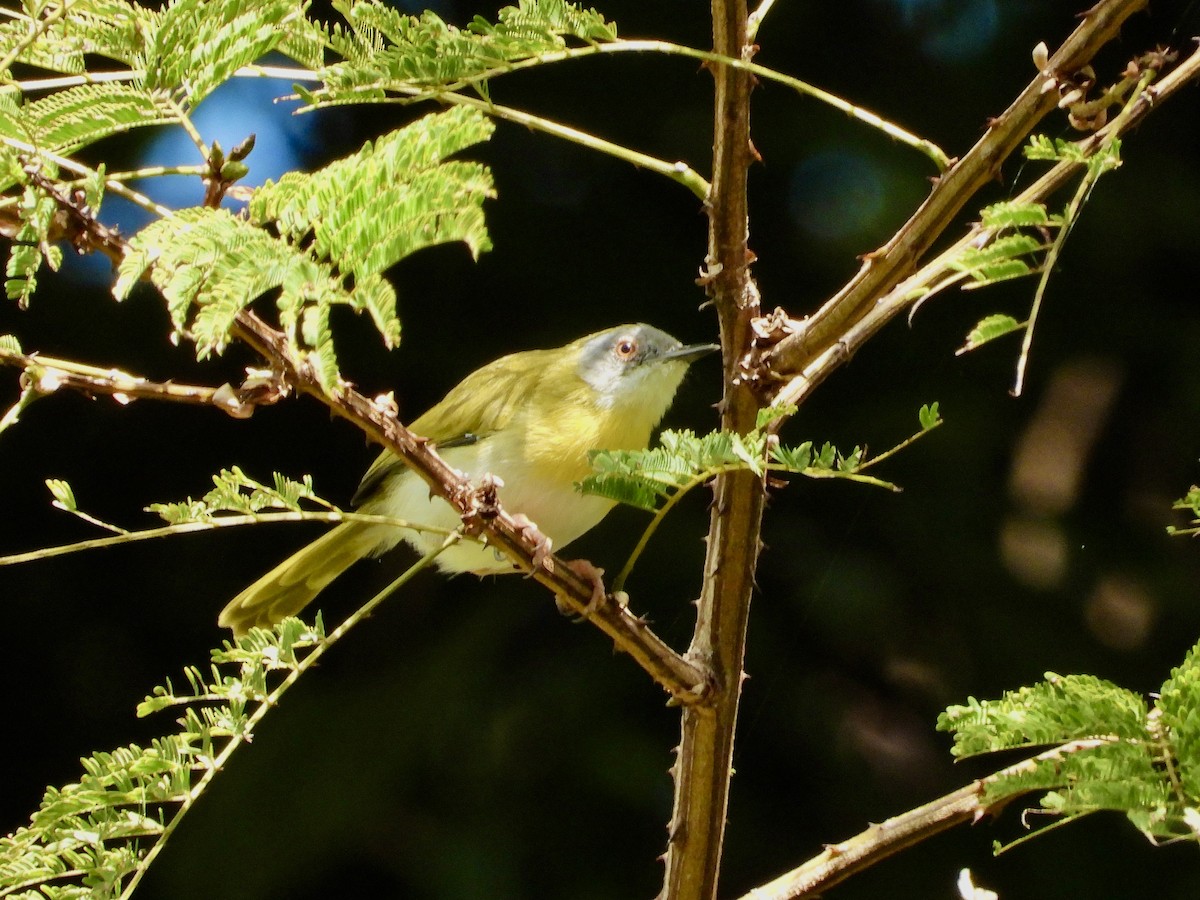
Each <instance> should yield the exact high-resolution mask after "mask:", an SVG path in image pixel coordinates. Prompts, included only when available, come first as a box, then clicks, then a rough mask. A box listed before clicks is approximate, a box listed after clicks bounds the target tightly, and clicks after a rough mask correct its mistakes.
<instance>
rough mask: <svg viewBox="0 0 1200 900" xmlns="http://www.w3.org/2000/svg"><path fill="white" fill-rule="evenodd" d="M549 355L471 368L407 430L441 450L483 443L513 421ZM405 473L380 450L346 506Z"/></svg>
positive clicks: (524, 356) (389, 454)
mask: <svg viewBox="0 0 1200 900" xmlns="http://www.w3.org/2000/svg"><path fill="white" fill-rule="evenodd" d="M549 352H550V351H545V350H528V351H525V352H523V353H514V354H512V355H510V356H504V357H501V358H500V359H498V360H496V361H495V362H491V363H488V364H487V365H486V366H484V367H483V368H481V369H476V370H475V371H474V372H472V373H471V374H470V375H468V376H467V377H466V378H464V379H463V380H462V381H460V382H459V383H458V384H457V385H455V386H454V387H453V388H451V390H450V393H448V394H447V395H446V396H445V398H444V399H443V400H442V402H441V403H438V404H437V405H436V406H434V407H433V408H432V409H430V410H429V411H428V412H426V413H425V414H424V415H422V416H420V417H419V418H417V419H416V420H415V421H414V422H413V423H412V425H410V426H409V428H410V429H411V430H412V431H413V432H414V433H416V434H419V435H421V436H422V437H427V438H429V440H430V441H431V442H433V444H434V445H435V446H437V447H443V448H444V447H461V446H464V445H467V444H473V443H475V442H476V441H480V440H484V439H486V438H487V437H488V436H489V435H491V434H494V433H495V432H497V431H499V430H500V429H502V428H504V427H505V426H507V425H508V424H509V423H510V422H512V421H513V419H514V418H515V417H516V415H517V413H518V411H519V410H520V409H521V406H522V404H523V403H524V402H525V401H527V399H528V397H529V395H530V393H531V392H533V391H534V390H535V389H536V387H537V382H538V381H540V380H541V378H542V375H543V374H544V373H545V370H546V366H547V365H548V364H549V362H550V359H549ZM405 468H406V466H405V463H404V461H403V460H402V459H400V458H399V457H397V456H396V455H395V454H393V453H392V452H391V451H390V450H384V451H383V452H382V453H380V454H379V456H378V457H376V459H375V462H373V463H372V464H371V468H369V469H367V473H366V474H365V475H364V476H363V479H362V481H361V482H360V483H359V485H358V490H357V491H355V493H354V497H353V499H352V500H351V503H353V504H354V505H355V506H359V505H361V504H362V503H363V502H364V501H365V500H367V499H369V498H370V496H371V495H372V494H373V493H375V490H376V488H378V487H379V485H380V484H381V483H382V482H383V481H384V480H385V479H386V478H389V477H390V476H392V475H395V474H398V473H400V472H402V471H403V470H404V469H405Z"/></svg>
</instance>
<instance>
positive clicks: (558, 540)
mask: <svg viewBox="0 0 1200 900" xmlns="http://www.w3.org/2000/svg"><path fill="white" fill-rule="evenodd" d="M504 449H505V448H504V447H501V446H498V445H496V443H495V442H494V441H487V440H485V441H481V442H480V443H479V444H476V445H473V446H467V447H452V448H449V449H447V450H445V451H442V452H441V456H442V458H443V459H444V460H445V461H446V462H447V463H449V464H450V465H451V466H453V467H454V468H456V469H459V470H460V471H463V472H465V473H466V474H467V476H468V477H470V478H471V479H473V480H477V479H478V478H479V477H480V476H481V475H483V474H484V473H491V474H492V475H496V476H498V477H499V478H500V479H501V480H502V481H503V482H504V484H503V486H502V487H501V488H500V491H499V496H500V502H501V504H502V506H503V507H504V510H505V512H507V513H509V514H510V515H516V514H518V513H523V514H524V515H525V516H526V518H528V519H529V520H530V521H532V522H533V523H534V524H535V525H536V526H537V527H538V530H539V531H541V532H542V534H544V535H546V536H547V537H549V538H550V540H551V543H552V545H553V548H554V549H555V550H558V549H561V548H563V547H565V546H566V545H567V544H569V543H570V542H571V541H573V540H575V539H576V538H578V537H579V536H580V535H581V534H583V533H584V532H585V531H587V530H588V529H590V528H592V527H593V526H594V525H596V524H597V523H598V522H599V521H600V520H601V519H603V518H604V516H605V515H606V514H607V513H608V511H609V510H610V509H612V507H613V505H614V504H613V502H612V501H611V500H606V499H604V498H601V497H593V496H585V495H583V494H580V493H579V492H578V491H577V490H575V488H574V486H572V485H564V484H562V483H560V482H551V483H547V482H546V480H545V479H544V478H543V479H539V478H538V477H537V473H536V472H528V471H524V470H525V469H527V468H528V466H526V465H524V464H523V463H522V462H521V461H520V460H519V459H518V460H517V461H516V462H514V460H513V455H512V454H505V453H503V452H502V451H503V450H504ZM505 456H507V457H508V458H504V457H505ZM361 511H362V512H365V513H372V514H376V515H387V516H394V517H396V518H400V519H404V520H406V521H408V522H411V523H413V524H414V525H429V526H433V527H435V528H440V529H445V530H446V531H450V530H452V529H454V528H457V527H458V525H459V523H460V519H459V516H458V513H457V512H456V511H455V510H454V509H453V507H451V506H450V504H448V503H447V502H446V501H444V500H442V499H441V498H440V497H431V496H430V493H429V487H428V486H427V485H426V484H425V482H424V481H422V480H421V479H420V478H419V477H418V476H417V475H416V474H414V473H413V472H412V471H409V470H405V471H404V472H403V473H402V474H400V475H398V476H396V477H393V478H392V479H390V480H389V481H388V482H387V487H386V488H383V489H381V491H380V492H379V493H378V494H377V495H376V496H373V497H371V498H370V499H369V500H368V501H366V502H365V503H364V504H363V505H362V507H361ZM382 534H383V537H382V538H381V540H380V542H379V544H378V545H377V547H376V548H375V551H374V553H375V554H376V555H378V554H380V553H385V552H386V551H388V550H390V549H391V548H392V547H394V546H395V545H396V544H397V543H399V542H400V541H401V540H404V541H406V542H407V543H408V544H410V545H411V546H412V547H413V548H414V549H416V550H417V551H418V552H419V553H428V552H430V551H432V550H434V549H435V548H437V547H438V546H439V545H440V544H441V543H442V540H443V538H444V535H443V534H439V533H435V532H428V531H415V530H412V529H400V528H397V529H395V530H394V531H391V530H389V531H387V532H382ZM437 566H438V568H440V569H442V570H443V571H445V572H475V573H485V572H508V571H512V570H513V568H514V567H513V564H512V562H511V560H509V559H508V557H506V556H505V555H504V554H503V553H501V552H499V551H498V550H495V549H493V548H491V547H488V546H486V545H485V544H482V543H480V542H479V541H475V540H470V539H466V540H464V541H462V542H461V543H459V544H457V545H456V546H454V547H451V548H450V549H448V550H446V551H444V552H443V553H442V554H441V555H440V556H439V557H438V558H437Z"/></svg>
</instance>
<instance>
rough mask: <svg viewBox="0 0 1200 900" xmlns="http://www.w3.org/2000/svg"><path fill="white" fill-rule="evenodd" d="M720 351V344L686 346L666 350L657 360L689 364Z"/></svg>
mask: <svg viewBox="0 0 1200 900" xmlns="http://www.w3.org/2000/svg"><path fill="white" fill-rule="evenodd" d="M720 349H721V345H720V344H688V345H687V346H685V347H677V348H675V349H674V350H668V351H667V352H666V353H664V354H663V355H662V356H660V357H659V360H660V361H662V360H668V359H678V360H682V361H683V362H687V363H690V362H691V361H692V360H694V359H699V358H700V357H702V356H708V354H710V353H713V352H715V351H717V350H720Z"/></svg>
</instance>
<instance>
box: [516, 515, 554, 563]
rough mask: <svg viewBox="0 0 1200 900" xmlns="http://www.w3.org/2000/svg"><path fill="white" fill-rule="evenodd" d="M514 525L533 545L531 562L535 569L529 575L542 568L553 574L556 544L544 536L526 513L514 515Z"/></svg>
mask: <svg viewBox="0 0 1200 900" xmlns="http://www.w3.org/2000/svg"><path fill="white" fill-rule="evenodd" d="M513 524H515V525H516V526H517V530H518V531H520V532H521V536H522V537H523V538H525V540H527V541H529V542H530V543H531V544H533V558H532V559H531V560H530V563H531V564H532V566H533V568H532V569H530V572H529V574H530V575H532V574H533V573H534V572H536V571H537V570H538V569H540V568H542V566H545V567H546V568H547V569H548V570H549V571H551V572H553V571H554V542H553V541H551V540H550V538H548V537H547V536H546V535H544V534H542V533H541V531H539V530H538V527H537V525H536V524H535V523H534V522H533V520H532V519H530V518H529V517H528V516H527V515H525V514H524V513H517V514H516V515H514V516H513Z"/></svg>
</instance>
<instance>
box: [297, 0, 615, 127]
mask: <svg viewBox="0 0 1200 900" xmlns="http://www.w3.org/2000/svg"><path fill="white" fill-rule="evenodd" d="M334 7H335V8H336V9H337V10H338V11H339V12H341V13H342V15H343V16H344V17H345V19H346V23H347V24H346V26H345V27H342V26H338V27H335V28H334V29H333V30H332V31H331V33H330V36H329V46H330V49H332V50H333V51H334V52H335V53H337V54H338V55H339V56H341V57H342V62H339V63H337V64H334V65H332V66H329V67H328V68H327V69H326V70H325V72H324V79H323V80H324V85H323V87H322V88H321V89H319V90H317V91H313V92H312V93H311V94H308V95H306V96H307V98H308V99H309V101H310V102H312V103H314V104H318V105H323V104H329V103H338V102H346V101H363V100H370V99H382V98H383V97H384V96H386V95H387V94H388V92H395V91H402V92H404V93H411V92H412V89H413V88H417V89H424V90H426V91H429V92H432V91H436V90H439V89H445V88H448V87H455V86H460V85H461V84H463V83H465V82H469V81H472V80H474V81H475V82H476V88H477V89H478V90H479V91H480V92H481V93H485V94H486V87H485V86H484V85H483V84H481V83H479V81H480V79H482V78H483V77H484V76H490V75H492V74H498V73H500V72H502V71H504V70H505V69H506V68H507V67H509V66H510V65H512V64H513V63H517V62H520V61H522V60H527V59H532V58H535V57H537V56H539V55H542V54H546V53H552V52H554V51H557V50H561V49H563V48H564V47H566V46H567V41H568V39H573V40H576V41H579V42H585V43H596V42H602V41H613V40H616V37H617V32H616V28H615V26H614V25H613V24H612V23H611V22H608V21H606V20H605V19H604V17H603V16H601V15H600V14H599V13H597V12H596V11H595V10H592V9H584V8H582V7H580V6H577V5H576V4H573V3H567V2H565V0H521V2H520V4H519V5H518V6H515V7H512V6H510V7H505V8H504V9H502V10H501V11H500V13H499V15H498V18H497V21H496V23H494V24H493V23H491V22H488V21H487V20H485V19H483V18H482V17H476V19H475V20H474V21H473V22H472V23H471V24H470V26H469V27H468V28H466V29H461V28H458V27H456V26H453V25H449V24H447V23H446V22H444V21H443V20H442V19H441V18H440V17H439V16H437V15H436V14H435V13H433V12H425V13H422V14H421V15H420V16H407V15H404V14H403V13H400V12H398V11H396V10H395V9H393V8H391V7H390V6H387V5H385V4H383V3H381V2H378V0H341V2H336V3H334Z"/></svg>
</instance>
